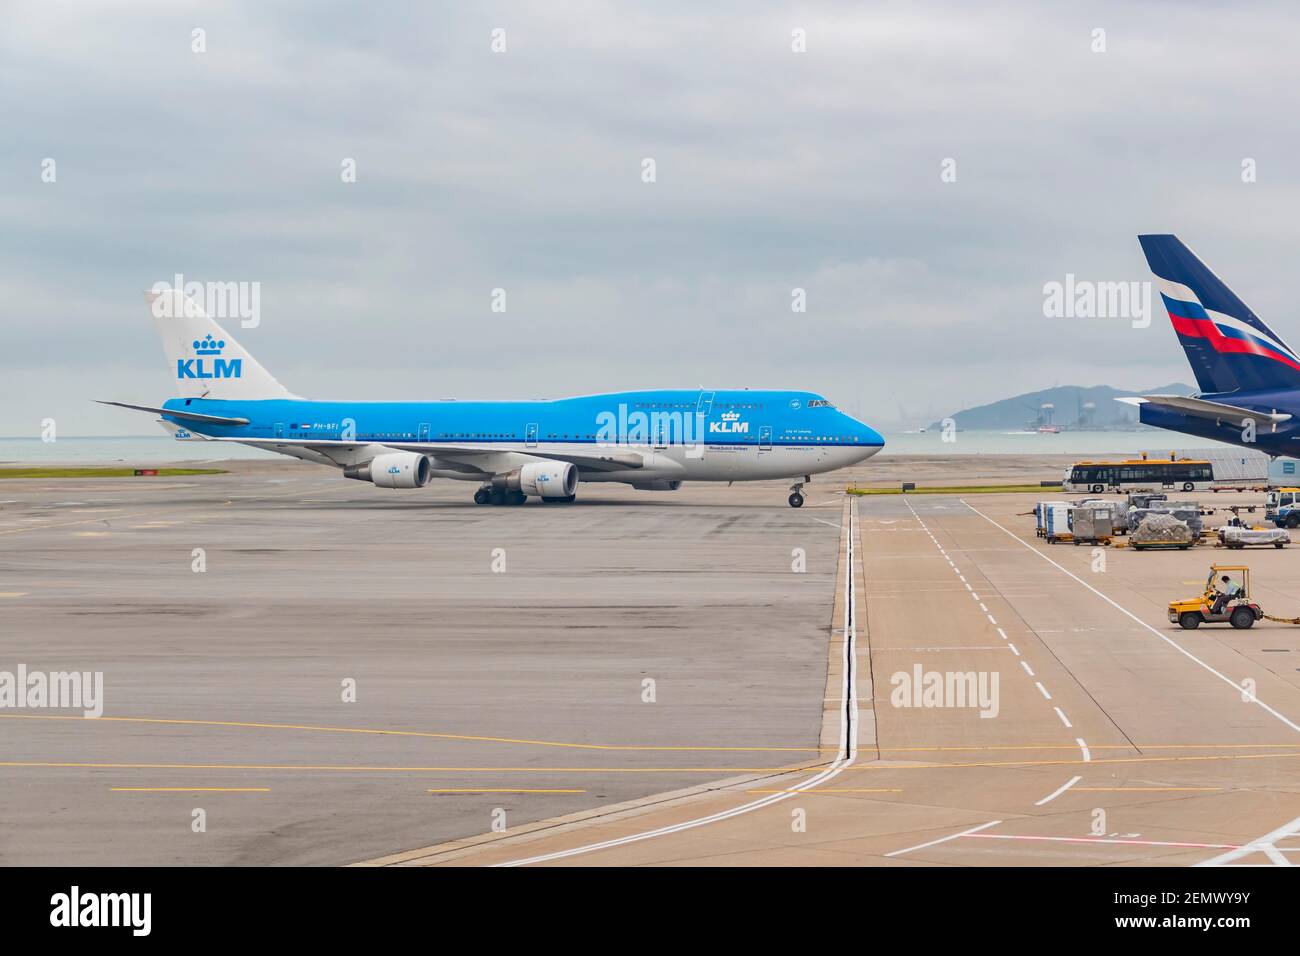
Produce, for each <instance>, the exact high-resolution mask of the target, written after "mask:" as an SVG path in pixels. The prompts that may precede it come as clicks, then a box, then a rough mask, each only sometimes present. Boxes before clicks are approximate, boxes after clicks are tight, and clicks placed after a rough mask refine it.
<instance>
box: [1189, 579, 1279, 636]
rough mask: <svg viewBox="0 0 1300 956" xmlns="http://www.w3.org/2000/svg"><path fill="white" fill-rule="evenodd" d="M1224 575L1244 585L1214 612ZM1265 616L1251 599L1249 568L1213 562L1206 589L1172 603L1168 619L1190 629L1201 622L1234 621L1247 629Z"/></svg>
mask: <svg viewBox="0 0 1300 956" xmlns="http://www.w3.org/2000/svg"><path fill="white" fill-rule="evenodd" d="M1225 574H1226V575H1227V576H1228V577H1229V578H1230V579H1231V580H1233V581H1238V582H1240V585H1241V587H1240V589H1239V590H1238V591H1237V593H1236V594H1234V595H1233V596H1232V598H1231V599H1230V600H1228V601H1225V602H1223V605H1222V607H1221V608H1220V610H1219V611H1218V613H1215V611H1214V605H1215V601H1216V600H1217V599H1218V598H1219V597H1220V594H1221V592H1220V591H1219V589H1218V586H1217V585H1218V582H1219V580H1220V579H1221V578H1222V577H1223V576H1224V575H1225ZM1262 617H1264V612H1263V611H1262V610H1261V609H1260V606H1259V605H1258V604H1256V603H1255V602H1254V601H1252V600H1251V599H1250V568H1247V567H1244V566H1241V565H1229V564H1213V565H1211V566H1210V576H1209V577H1208V578H1206V579H1205V591H1204V592H1202V593H1201V594H1199V595H1197V596H1196V597H1194V598H1187V599H1185V600H1182V601H1170V602H1169V622H1170V623H1171V624H1177V625H1178V626H1179V627H1182V628H1185V629H1187V630H1189V631H1191V630H1195V629H1196V628H1198V627H1200V626H1201V625H1202V624H1231V625H1232V626H1233V627H1235V628H1239V629H1242V630H1244V629H1246V628H1248V627H1252V626H1254V624H1255V622H1256V621H1258V620H1260V619H1261V618H1262Z"/></svg>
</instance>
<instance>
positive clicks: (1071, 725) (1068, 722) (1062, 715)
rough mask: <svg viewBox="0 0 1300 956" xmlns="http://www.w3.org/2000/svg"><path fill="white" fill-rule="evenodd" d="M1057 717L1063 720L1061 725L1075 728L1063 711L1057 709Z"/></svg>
mask: <svg viewBox="0 0 1300 956" xmlns="http://www.w3.org/2000/svg"><path fill="white" fill-rule="evenodd" d="M1056 716H1057V717H1060V718H1061V723H1063V724H1065V726H1067V727H1073V726H1074V724H1072V723H1070V718H1069V717H1066V716H1065V711H1063V710H1061V708H1059V707H1057V708H1056Z"/></svg>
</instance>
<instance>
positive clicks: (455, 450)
mask: <svg viewBox="0 0 1300 956" xmlns="http://www.w3.org/2000/svg"><path fill="white" fill-rule="evenodd" d="M169 414H170V413H169ZM204 437H205V438H208V439H210V440H211V441H229V442H237V443H239V444H241V445H251V446H253V447H254V448H268V449H272V450H275V449H277V448H301V449H303V450H305V451H309V452H313V453H315V454H316V455H324V456H325V457H327V458H331V459H332V458H333V457H334V455H336V454H339V453H344V454H346V453H347V452H353V451H356V450H358V449H362V448H365V447H367V446H374V445H380V446H382V447H384V448H393V449H397V450H398V451H414V452H423V453H425V454H427V455H430V456H432V457H434V458H437V459H438V460H439V461H440V462H441V461H446V462H454V463H458V464H463V465H465V466H467V470H470V471H482V472H484V473H485V474H496V473H497V471H498V470H499V469H498V468H497V467H495V466H494V465H493V464H492V463H491V459H492V458H494V457H497V456H500V455H503V454H518V455H529V456H531V457H534V458H537V459H549V460H550V461H566V462H570V463H571V464H574V465H576V466H577V467H578V468H580V469H582V470H585V471H626V470H628V469H635V468H644V467H645V457H644V456H643V455H641V454H640V453H639V452H636V451H632V450H625V451H620V452H618V453H614V452H612V451H610V452H602V451H593V452H592V453H590V454H586V453H583V454H573V453H568V452H551V451H549V450H548V451H546V452H543V453H534V452H531V451H520V450H519V449H513V448H511V449H505V448H484V447H482V446H477V445H453V444H444V443H441V442H439V443H434V444H430V443H428V442H419V443H414V442H400V441H398V442H369V441H360V442H359V441H342V440H339V439H324V438H323V439H298V440H295V439H292V438H234V437H221V438H214V437H212V436H210V435H205V436H204ZM331 453H333V454H331Z"/></svg>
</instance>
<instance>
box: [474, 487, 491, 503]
mask: <svg viewBox="0 0 1300 956" xmlns="http://www.w3.org/2000/svg"><path fill="white" fill-rule="evenodd" d="M491 499H492V495H491V493H490V492H489V491H488V490H487V489H486V488H480V489H479V490H478V491H476V492H474V504H476V505H485V504H487V503H488V502H489V501H490V500H491Z"/></svg>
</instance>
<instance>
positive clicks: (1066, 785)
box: [1034, 777, 1083, 807]
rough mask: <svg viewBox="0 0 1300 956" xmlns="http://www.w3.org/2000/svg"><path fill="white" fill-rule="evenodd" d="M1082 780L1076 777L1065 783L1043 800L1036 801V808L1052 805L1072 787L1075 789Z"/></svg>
mask: <svg viewBox="0 0 1300 956" xmlns="http://www.w3.org/2000/svg"><path fill="white" fill-rule="evenodd" d="M1082 779H1083V778H1082V777H1074V778H1072V779H1070V780H1068V781H1066V782H1065V783H1063V784H1061V785H1060V786H1059V787H1057V788H1056V789H1055V790H1053V791H1052V792H1051V793H1049V794H1048V795H1047V796H1045V797H1043V799H1041V800H1038V801H1035V803H1034V806H1036V807H1041V806H1042V805H1043V804H1045V803H1051V802H1052V801H1053V800H1055V799H1056V798H1057V797H1059V796H1060V795H1061V794H1063V793H1065V791H1067V790H1069V789H1070V788H1071V787H1073V786H1074V785H1075V784H1076V783H1078V782H1079V781H1080V780H1082Z"/></svg>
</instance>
